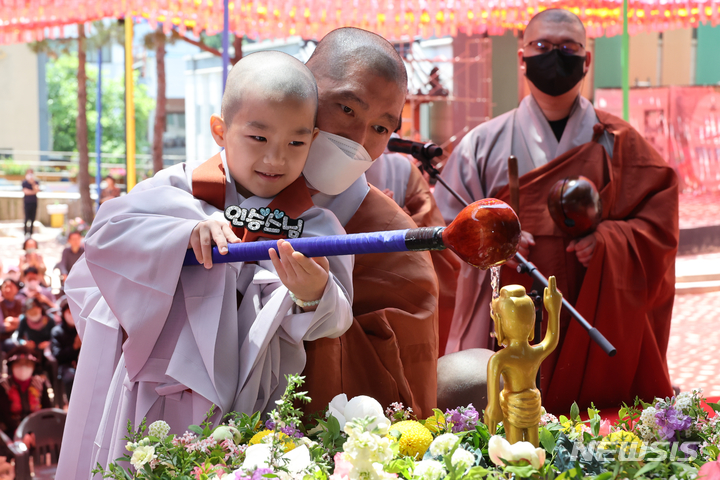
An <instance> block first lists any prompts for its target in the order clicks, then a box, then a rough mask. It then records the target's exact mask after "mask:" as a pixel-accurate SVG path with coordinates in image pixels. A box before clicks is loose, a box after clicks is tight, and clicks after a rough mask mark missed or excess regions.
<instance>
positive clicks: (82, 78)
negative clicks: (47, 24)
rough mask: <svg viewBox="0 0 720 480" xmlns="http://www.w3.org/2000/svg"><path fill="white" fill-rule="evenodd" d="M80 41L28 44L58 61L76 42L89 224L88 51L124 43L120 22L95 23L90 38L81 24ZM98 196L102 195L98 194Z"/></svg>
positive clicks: (83, 204) (82, 185)
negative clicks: (58, 57) (59, 56)
mask: <svg viewBox="0 0 720 480" xmlns="http://www.w3.org/2000/svg"><path fill="white" fill-rule="evenodd" d="M77 28H78V35H77V38H61V39H57V40H42V41H40V42H34V43H31V44H30V45H29V47H30V49H31V50H32V51H33V52H35V53H46V54H47V55H49V56H51V57H53V58H57V56H58V55H60V54H69V53H70V52H71V48H70V46H71V45H72V44H74V43H75V42H77V55H78V70H77V85H78V89H77V101H78V113H77V117H76V118H75V127H76V128H75V139H76V144H77V149H78V156H79V159H78V160H79V162H78V163H79V165H78V190H79V192H80V215H81V217H82V219H83V220H84V221H85V222H87V223H88V224H89V223H91V222H92V219H93V216H94V214H95V210H94V208H93V202H92V199H91V198H90V172H89V165H90V155H89V149H88V124H87V71H86V65H87V52H88V50H90V49H96V48H102V47H103V46H106V45H109V44H111V43H113V42H122V35H123V30H122V28H120V27H119V26H118V25H117V23H115V22H112V23H110V24H108V25H106V24H105V23H103V22H101V21H98V22H93V28H92V30H93V32H94V33H93V34H92V35H91V36H90V37H88V35H87V33H86V32H85V24H83V23H79V24H78V26H77ZM98 194H99V192H98Z"/></svg>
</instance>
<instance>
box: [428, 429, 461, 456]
mask: <svg viewBox="0 0 720 480" xmlns="http://www.w3.org/2000/svg"><path fill="white" fill-rule="evenodd" d="M459 441H460V439H459V438H458V436H457V435H455V434H454V433H444V434H442V435H440V436H438V437H437V438H436V439H435V440H433V442H432V443H431V444H430V454H431V455H432V456H433V457H438V456H440V455H447V454H448V452H449V451H450V450H452V448H453V447H454V446H455V444H456V443H457V442H459Z"/></svg>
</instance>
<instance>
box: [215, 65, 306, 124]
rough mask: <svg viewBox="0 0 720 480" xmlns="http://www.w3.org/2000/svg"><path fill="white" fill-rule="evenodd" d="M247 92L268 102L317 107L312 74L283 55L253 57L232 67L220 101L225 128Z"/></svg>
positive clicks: (303, 66)
mask: <svg viewBox="0 0 720 480" xmlns="http://www.w3.org/2000/svg"><path fill="white" fill-rule="evenodd" d="M248 92H253V93H255V94H260V95H262V96H263V97H265V98H267V99H268V100H275V101H282V100H285V99H296V100H300V101H311V102H313V103H314V104H315V106H316V107H317V101H318V90H317V83H316V82H315V78H314V77H313V74H312V73H311V72H310V70H309V69H308V68H307V67H306V66H305V65H303V63H302V62H301V61H300V60H298V59H296V58H295V57H292V56H291V55H288V54H287V53H283V52H277V51H265V52H257V53H253V54H250V55H248V56H246V57H243V58H242V60H240V61H239V62H237V63H236V64H235V65H234V66H233V67H232V69H231V70H230V74H229V75H228V78H227V82H226V84H225V93H224V94H223V99H222V117H223V119H224V120H225V122H226V123H227V124H228V125H230V124H231V123H232V120H233V118H234V117H235V115H236V114H237V112H238V110H239V109H240V105H241V104H242V100H243V95H244V94H247V93H248Z"/></svg>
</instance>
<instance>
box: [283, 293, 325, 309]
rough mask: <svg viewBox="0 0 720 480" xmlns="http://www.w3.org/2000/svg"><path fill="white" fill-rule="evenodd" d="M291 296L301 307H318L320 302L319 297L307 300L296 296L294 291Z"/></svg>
mask: <svg viewBox="0 0 720 480" xmlns="http://www.w3.org/2000/svg"><path fill="white" fill-rule="evenodd" d="M290 298H291V299H292V301H293V302H295V304H296V305H297V306H298V307H300V308H308V307H316V306H318V305H319V304H320V299H319V298H318V299H317V300H312V301H305V300H302V299H300V298H298V297H296V296H295V294H294V293H293V292H290Z"/></svg>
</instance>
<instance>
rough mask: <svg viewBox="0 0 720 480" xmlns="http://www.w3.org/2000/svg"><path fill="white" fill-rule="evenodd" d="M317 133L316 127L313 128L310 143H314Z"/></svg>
mask: <svg viewBox="0 0 720 480" xmlns="http://www.w3.org/2000/svg"><path fill="white" fill-rule="evenodd" d="M318 133H320V129H319V128H317V127H315V129H314V130H313V133H312V140H310V142H314V141H315V139H316V138H317V136H318Z"/></svg>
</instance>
